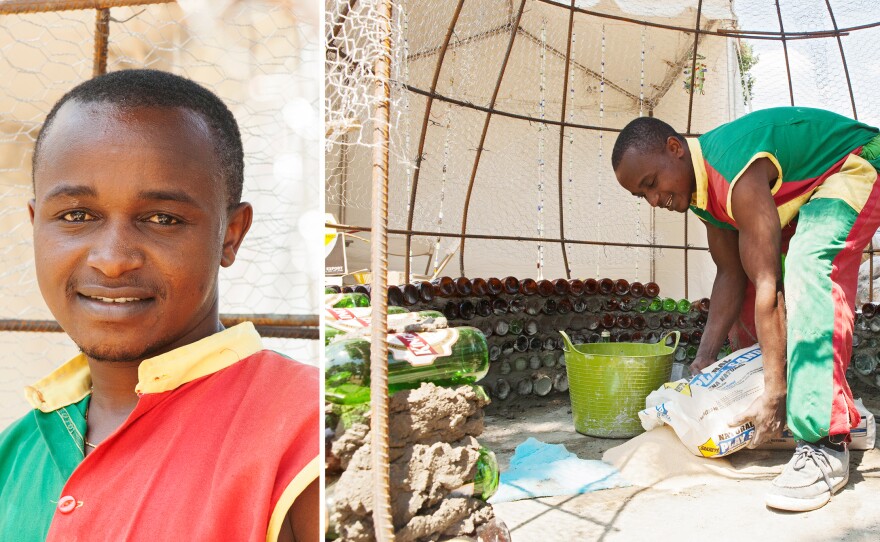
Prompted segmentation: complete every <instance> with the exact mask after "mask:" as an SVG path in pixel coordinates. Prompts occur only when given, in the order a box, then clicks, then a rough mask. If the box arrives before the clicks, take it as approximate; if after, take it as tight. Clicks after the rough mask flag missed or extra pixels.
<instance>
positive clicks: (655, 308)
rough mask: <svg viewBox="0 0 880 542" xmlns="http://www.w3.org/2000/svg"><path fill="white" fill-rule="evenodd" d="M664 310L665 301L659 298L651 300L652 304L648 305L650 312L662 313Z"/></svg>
mask: <svg viewBox="0 0 880 542" xmlns="http://www.w3.org/2000/svg"><path fill="white" fill-rule="evenodd" d="M661 310H663V301H662V300H661V299H660V298H659V297H654V298H651V303H650V305H648V311H649V312H660V311H661Z"/></svg>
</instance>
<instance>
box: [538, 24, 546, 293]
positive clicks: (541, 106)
mask: <svg viewBox="0 0 880 542" xmlns="http://www.w3.org/2000/svg"><path fill="white" fill-rule="evenodd" d="M546 69H547V19H541V62H540V72H541V77H540V78H539V89H538V90H539V97H540V100H539V102H538V113H539V117H540V119H541V120H542V121H543V120H545V117H546V95H545V92H546V89H547V79H546ZM546 132H547V125H546V124H545V123H544V122H540V123H538V238H543V237H544V143H545V137H546ZM537 268H538V278H543V275H544V243H543V242H540V241H539V242H538V263H537Z"/></svg>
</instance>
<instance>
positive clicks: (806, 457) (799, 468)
mask: <svg viewBox="0 0 880 542" xmlns="http://www.w3.org/2000/svg"><path fill="white" fill-rule="evenodd" d="M847 480H849V450H848V449H846V448H844V449H843V451H840V452H838V451H837V450H834V449H832V448H827V447H825V446H822V445H820V444H812V443H810V442H803V441H799V442H798V446H797V450H795V452H794V457H792V458H791V461H789V462H788V464H787V465H786V466H785V469H784V470H783V471H782V474H780V475H779V476H777V477H776V479H775V480H773V485H772V487H771V489H770V492H769V493H768V494H767V498H766V501H765V502H766V504H767V506H769V507H770V508H777V509H779V510H788V511H790V512H806V511H809V510H815V509H817V508H821V507H823V506H825V504H826V503H827V502H828V501H830V500H831V495H833V494H835V493H837V492H838V491H840V490H841V489H843V486H845V485H846V482H847Z"/></svg>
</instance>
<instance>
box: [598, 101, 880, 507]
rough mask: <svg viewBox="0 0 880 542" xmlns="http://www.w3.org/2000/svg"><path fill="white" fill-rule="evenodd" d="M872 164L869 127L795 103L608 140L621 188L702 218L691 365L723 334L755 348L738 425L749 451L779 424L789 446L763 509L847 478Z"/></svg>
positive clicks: (806, 497) (819, 498)
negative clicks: (703, 278) (752, 385)
mask: <svg viewBox="0 0 880 542" xmlns="http://www.w3.org/2000/svg"><path fill="white" fill-rule="evenodd" d="M878 166H880V137H878V130H877V129H876V128H873V127H871V126H867V125H865V124H862V123H859V122H856V121H854V120H852V119H848V118H846V117H843V116H841V115H837V114H835V113H831V112H828V111H822V110H819V109H810V108H800V107H781V108H774V109H766V110H761V111H756V112H754V113H751V114H749V115H746V116H744V117H742V118H740V119H737V120H735V121H733V122H730V123H728V124H725V125H722V126H720V127H718V128H716V129H714V130H712V131H710V132H708V133H706V134H704V135H703V136H701V137H699V138H687V139H685V138H684V137H682V136H681V135H680V134H678V133H676V132H675V130H673V129H672V127H671V126H669V125H668V124H666V123H664V122H662V121H660V120H658V119H654V118H639V119H635V120H633V121H632V122H630V123H629V124H628V125H627V126H626V127H625V128H624V129H623V131H622V132H621V133H620V136H619V137H618V140H617V142H616V143H615V146H614V150H613V154H612V167H613V168H614V172H615V175H616V176H617V180H618V182H619V183H620V185H621V186H623V187H624V188H625V189H627V190H628V191H629V192H630V193H632V194H633V195H635V196H637V197H642V198H644V199H645V200H647V201H648V203H650V205H651V206H652V207H660V208H664V209H669V210H671V211H676V212H680V213H684V212H685V211H687V210H688V208H690V209H691V210H692V211H693V212H694V213H695V214H696V215H697V216H698V217H699V218H700V219H701V220H702V221H703V222H704V223H705V225H706V231H707V237H708V241H709V250H710V252H711V255H712V259H713V260H714V262H715V264H716V265H717V274H716V276H715V283H714V285H713V288H712V296H711V305H710V307H711V308H710V313H709V318H708V321H707V323H706V329H705V331H704V333H703V338H702V341H701V343H700V347H699V351H698V353H697V358H696V359H695V360H694V362H693V364H692V365H691V369H692V371H693V372H698V371H699V370H701V369H703V368H704V367H706V366H708V365H709V364H711V363H712V362H714V361H715V359H716V356H717V355H718V352H719V349H720V348H721V346H722V343H723V341H724V338H725V335H726V334H728V332H731V340H732V343H733V345H734V347H735V348H742V347H745V346H748V344H744V341H747V340H748V339H749V337H751V338H752V339H756V340H757V342H758V343H759V344H760V346H761V350H762V353H763V362H764V384H765V386H764V388H765V389H764V393H763V395H762V396H761V397H759V398H758V399H757V400H756V401H755V402H754V403H753V404H752V405H751V407H749V408H748V409H747V410H746V412H745V413H744V414H743V416H742V419H741V420H740V422H742V423H744V422H746V421H752V422H753V423H754V433H753V436H752V441H751V444H750V445H751V446H758V445H760V444H761V443H763V442H765V441H766V440H767V439H769V438H770V437H773V436H775V435H777V434H778V433H779V432H780V431H781V429H782V427H783V424H784V423H785V422H786V419H787V423H788V428H789V430H791V432H792V433H793V434H794V436H795V438H796V439H797V440H798V445H797V450H796V452H795V454H794V457H792V459H791V461H790V462H789V463H788V464H787V465H786V467H785V469H784V471H783V473H782V474H781V475H780V476H779V477H777V478H776V480H774V482H773V485H772V487H771V490H770V492H769V493H768V495H767V498H766V503H767V505H768V506H770V507H772V508H777V509H782V510H790V511H806V510H812V509H815V508H819V507H821V506H823V505H825V504H826V503H827V502H828V500H829V499H830V498H831V495H833V494H834V493H835V492H837V491H838V490H840V489H842V488H843V487H844V486H845V485H846V482H847V480H848V477H849V454H848V451H847V443H848V442H849V440H850V436H849V431H850V428H852V427H854V426H856V425H857V424H858V423H859V414H858V412H857V411H856V407H855V405H854V403H853V398H852V393H851V391H850V389H849V386H848V384H847V381H846V368H847V365H848V364H849V361H850V356H851V351H852V329H853V318H854V303H855V294H856V283H857V278H858V268H859V263H860V262H861V252H862V250H863V249H864V247H865V246H866V245H867V244H868V242H869V241H870V239H871V236H872V235H873V234H874V232H875V231H876V230H877V227H878V226H880V205H878V204H880V188H878V187H880V183H877V182H876V180H877V169H876V168H877V167H878ZM786 245H787V247H786ZM786 248H787V255H786V257H785V275H784V286H785V287H784V297H783V272H782V265H781V256H782V254H785V252H786ZM747 292H749V293H748V294H747ZM751 342H754V340H752V341H751ZM786 360H787V363H786ZM786 413H787V414H786Z"/></svg>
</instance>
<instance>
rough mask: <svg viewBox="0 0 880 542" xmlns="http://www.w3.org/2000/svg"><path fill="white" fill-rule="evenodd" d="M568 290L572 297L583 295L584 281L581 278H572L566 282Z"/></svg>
mask: <svg viewBox="0 0 880 542" xmlns="http://www.w3.org/2000/svg"><path fill="white" fill-rule="evenodd" d="M568 292H569V293H570V294H571V295H573V296H574V297H580V296H582V295H584V281H582V280H581V279H572V280H570V281H569V282H568Z"/></svg>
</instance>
